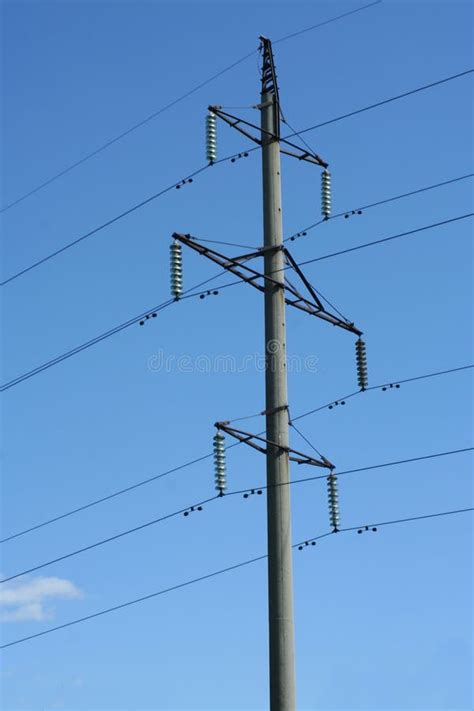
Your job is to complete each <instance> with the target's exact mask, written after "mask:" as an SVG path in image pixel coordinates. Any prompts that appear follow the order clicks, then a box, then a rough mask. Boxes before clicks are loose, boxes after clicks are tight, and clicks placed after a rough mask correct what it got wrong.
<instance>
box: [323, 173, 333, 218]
mask: <svg viewBox="0 0 474 711" xmlns="http://www.w3.org/2000/svg"><path fill="white" fill-rule="evenodd" d="M321 214H322V215H323V217H324V219H325V220H328V219H329V217H330V215H331V173H330V172H329V171H328V170H323V172H322V173H321Z"/></svg>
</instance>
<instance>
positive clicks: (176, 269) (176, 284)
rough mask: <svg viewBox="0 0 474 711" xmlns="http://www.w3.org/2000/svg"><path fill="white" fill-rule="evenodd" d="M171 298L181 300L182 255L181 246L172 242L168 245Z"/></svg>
mask: <svg viewBox="0 0 474 711" xmlns="http://www.w3.org/2000/svg"><path fill="white" fill-rule="evenodd" d="M170 278H171V296H172V297H173V299H179V298H181V296H182V294H183V255H182V250H181V244H180V243H179V242H177V241H176V240H174V241H173V242H172V243H171V245H170Z"/></svg>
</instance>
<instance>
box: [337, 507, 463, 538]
mask: <svg viewBox="0 0 474 711" xmlns="http://www.w3.org/2000/svg"><path fill="white" fill-rule="evenodd" d="M469 511H474V507H472V506H470V507H469V508H467V509H455V510H454V511H439V512H438V513H432V514H423V515H422V516H410V517H409V518H397V519H394V520H393V521H380V522H378V523H370V524H368V525H369V526H377V528H382V526H393V525H396V524H398V523H409V522H411V521H426V520H428V519H430V518H441V517H443V516H454V515H456V514H462V513H468V512H469ZM360 528H362V527H361V526H351V527H350V528H341V529H340V530H339V531H338V533H347V532H349V531H357V530H359V529H360Z"/></svg>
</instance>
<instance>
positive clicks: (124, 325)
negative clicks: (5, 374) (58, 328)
mask: <svg viewBox="0 0 474 711" xmlns="http://www.w3.org/2000/svg"><path fill="white" fill-rule="evenodd" d="M223 273H225V270H224V271H223V272H218V273H217V274H214V276H212V277H210V278H209V279H206V280H205V281H203V282H201V283H200V284H197V285H196V286H194V287H191V289H189V290H188V291H193V292H194V291H195V289H197V288H200V287H201V286H203V285H204V284H208V283H210V282H211V281H214V280H215V279H217V278H218V277H219V276H221V275H222V274H223ZM238 283H241V282H240V280H236V281H232V282H230V283H227V284H222V285H220V286H219V289H218V290H221V289H226V288H228V287H229V286H236V285H237V284H238ZM206 294H207V290H204V291H198V292H196V293H187V292H184V293H183V296H181V297H180V299H179V301H184V300H186V299H192V298H195V297H200V296H205V295H206ZM175 303H177V300H176V299H174V298H172V299H167V300H166V301H164V302H162V303H161V304H158V305H157V306H155V307H153V308H151V309H147V310H146V311H143V312H142V313H140V314H138V315H137V316H133V317H132V318H130V319H128V320H127V321H124V322H123V323H120V324H118V325H117V326H114V327H113V328H111V329H109V330H107V331H104V332H103V333H100V334H99V335H98V336H95V337H94V338H91V339H90V340H88V341H85V342H84V343H81V344H80V345H79V346H76V347H75V348H71V349H70V350H68V351H66V352H64V353H61V355H59V356H56V357H55V358H52V359H50V360H48V361H46V362H45V363H42V364H41V365H39V366H37V367H36V368H33V369H32V370H29V371H27V372H25V373H22V374H21V375H18V376H17V377H16V378H12V379H11V380H9V381H7V382H6V383H3V384H2V385H0V392H5V391H6V390H9V389H10V388H13V387H15V386H16V385H19V384H20V383H23V382H24V381H25V380H29V378H32V377H33V376H35V375H38V374H39V373H42V372H43V371H44V370H48V369H49V368H51V367H52V366H54V365H57V364H58V363H62V362H63V361H64V360H67V359H68V358H71V357H72V356H75V355H77V354H78V353H82V351H84V350H87V349H88V348H90V347H91V346H95V345H96V344H97V343H101V342H102V341H104V340H106V339H107V338H110V337H111V336H114V335H115V334H116V333H120V332H121V331H124V330H125V329H126V328H129V327H130V326H133V325H135V324H137V323H140V322H141V321H142V320H143V319H145V318H147V317H149V316H150V314H151V315H153V314H155V315H156V314H158V313H159V312H160V311H163V310H164V309H166V308H168V307H169V306H172V305H173V304H175Z"/></svg>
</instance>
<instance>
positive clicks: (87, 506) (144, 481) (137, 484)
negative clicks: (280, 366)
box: [0, 365, 474, 543]
mask: <svg viewBox="0 0 474 711" xmlns="http://www.w3.org/2000/svg"><path fill="white" fill-rule="evenodd" d="M472 368H474V365H465V366H460V367H457V368H450V369H448V370H438V371H435V372H432V373H426V374H423V375H417V376H414V377H411V378H405V379H402V380H392V381H391V382H392V383H400V384H402V383H410V382H415V381H419V380H424V379H427V378H434V377H438V376H442V375H448V374H451V373H456V372H460V371H464V370H468V369H472ZM383 385H389V382H387V383H382V384H380V385H373V386H371V387H369V388H368V390H375V389H377V388H381V387H383ZM362 392H363V391H362V390H356V391H355V392H353V393H351V394H349V395H345V396H344V397H343V398H339V402H340V401H341V400H343V399H344V400H347V399H349V398H350V397H354V396H355V395H360V394H361V393H362ZM333 403H334V400H333V401H331V402H328V403H325V404H324V405H321V406H319V407H317V408H314V409H312V410H308V411H307V412H303V413H302V414H300V415H297V416H296V417H292V418H291V419H292V422H296V421H297V420H301V419H303V418H305V417H308V416H310V415H313V414H315V413H316V412H320V411H322V410H325V409H327V408H328V407H330V406H331V405H332V404H333ZM264 414H265V411H263V412H260V413H258V414H256V415H249V416H248V417H249V418H250V417H252V418H253V417H258V416H263V415H264ZM242 419H247V417H245V418H244V417H239V418H234V419H233V420H229V422H236V421H237V420H242ZM262 434H263V433H262ZM238 445H239V442H235V443H233V444H230V445H227V447H226V449H227V450H228V449H232V448H233V447H236V446H238ZM213 456H214V453H213V452H209V453H207V454H204V455H202V456H200V457H196V458H194V459H191V460H189V461H187V462H184V463H183V464H179V465H177V466H175V467H172V468H171V469H168V470H165V471H164V472H161V473H159V474H155V475H153V476H151V477H147V478H146V479H141V480H140V481H138V482H135V483H134V484H130V485H129V486H126V487H124V488H122V489H118V490H116V491H113V492H111V493H110V494H107V495H106V496H102V497H100V498H98V499H94V500H92V501H89V502H87V503H86V504H83V505H81V506H78V507H76V508H73V509H70V510H69V511H66V512H64V513H62V514H59V515H57V516H54V517H52V518H49V519H46V520H45V521H42V522H40V523H38V524H35V525H34V526H30V527H29V528H25V529H23V530H20V531H17V532H16V533H12V534H10V535H8V536H6V537H4V538H2V539H1V540H0V543H7V542H8V541H11V540H13V539H15V538H19V537H21V536H24V535H26V534H28V533H31V532H33V531H36V530H38V529H40V528H44V527H45V526H49V525H51V524H53V523H56V522H57V521H61V520H63V519H65V518H69V517H70V516H74V515H75V514H78V513H80V512H82V511H85V510H87V509H90V508H92V507H94V506H97V505H99V504H102V503H105V502H106V501H110V500H111V499H114V498H116V497H118V496H122V495H123V494H128V493H129V492H131V491H134V490H135V489H138V488H141V487H142V486H146V485H148V484H151V483H153V482H155V481H157V480H159V479H162V478H163V477H166V476H169V475H170V474H174V473H176V472H178V471H181V470H182V469H186V468H187V467H190V466H193V465H194V464H199V463H200V462H203V461H206V460H207V459H212V457H213Z"/></svg>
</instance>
